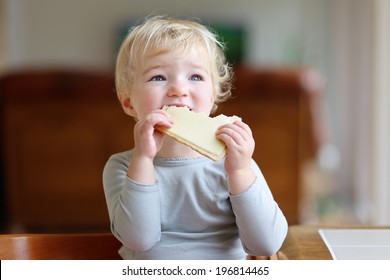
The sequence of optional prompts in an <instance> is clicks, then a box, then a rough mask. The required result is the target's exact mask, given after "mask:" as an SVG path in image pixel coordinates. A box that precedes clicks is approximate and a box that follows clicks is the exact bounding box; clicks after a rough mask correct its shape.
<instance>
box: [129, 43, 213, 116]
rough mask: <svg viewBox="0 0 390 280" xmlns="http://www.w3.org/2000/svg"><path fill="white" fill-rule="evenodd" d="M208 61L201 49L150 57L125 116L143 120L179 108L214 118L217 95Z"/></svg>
mask: <svg viewBox="0 0 390 280" xmlns="http://www.w3.org/2000/svg"><path fill="white" fill-rule="evenodd" d="M208 57H209V56H208V55H207V53H206V51H205V50H204V48H199V47H193V48H192V49H190V50H189V51H186V52H178V51H174V50H173V51H169V52H158V53H154V54H152V55H148V56H146V57H145V59H144V60H143V66H142V67H141V69H137V75H136V79H135V82H134V85H133V87H132V90H131V94H130V99H129V100H128V101H129V102H128V107H127V108H126V106H125V105H124V109H125V112H126V113H127V114H129V115H130V116H133V117H135V118H136V119H137V120H140V119H143V118H145V116H146V115H147V114H149V113H150V112H151V111H152V110H155V109H161V108H162V107H163V106H165V105H176V106H187V107H189V109H190V110H192V111H195V112H204V113H206V114H207V115H208V114H210V112H211V109H212V106H213V103H214V96H215V93H214V88H213V83H212V79H211V66H210V65H211V64H210V61H209V58H208ZM122 104H124V103H123V102H122Z"/></svg>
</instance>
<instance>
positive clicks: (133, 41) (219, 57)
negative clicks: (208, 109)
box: [115, 16, 233, 112]
mask: <svg viewBox="0 0 390 280" xmlns="http://www.w3.org/2000/svg"><path fill="white" fill-rule="evenodd" d="M194 44H200V45H201V46H203V47H204V48H205V50H206V52H207V54H208V55H209V60H210V62H211V78H212V81H213V87H214V92H215V102H214V105H213V109H212V112H214V111H215V110H216V109H217V107H218V104H220V103H221V102H223V101H225V100H227V99H228V98H230V96H231V82H232V75H233V72H232V69H231V67H230V66H229V64H228V63H227V62H226V58H225V53H224V50H225V47H224V45H223V43H222V42H220V41H219V39H218V37H217V35H216V34H215V33H213V32H212V31H211V30H210V29H208V28H207V27H205V26H204V25H202V24H200V23H198V22H195V21H191V20H182V19H172V18H168V17H161V16H157V17H152V18H146V20H145V21H144V22H143V23H142V24H140V25H137V26H135V27H133V28H132V29H131V32H130V33H129V34H128V35H127V37H126V38H125V40H124V41H123V43H122V45H121V47H120V50H119V54H118V57H117V61H116V70H115V84H116V91H117V94H118V98H119V99H121V98H123V97H126V96H130V93H131V90H132V84H133V81H134V79H135V75H136V69H137V68H138V67H139V66H140V65H141V63H142V58H143V57H144V55H145V54H147V53H148V52H149V51H151V50H153V51H156V50H178V51H186V50H188V49H190V48H191V47H192V46H193V45H194Z"/></svg>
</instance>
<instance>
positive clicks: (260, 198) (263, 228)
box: [230, 161, 288, 256]
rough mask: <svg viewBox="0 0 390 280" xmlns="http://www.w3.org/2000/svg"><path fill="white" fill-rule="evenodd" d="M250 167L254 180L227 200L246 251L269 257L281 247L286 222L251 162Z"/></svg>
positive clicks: (262, 178) (259, 173)
mask: <svg viewBox="0 0 390 280" xmlns="http://www.w3.org/2000/svg"><path fill="white" fill-rule="evenodd" d="M252 167H253V169H254V171H255V173H256V179H255V181H254V182H253V184H252V185H251V186H250V187H249V188H248V189H247V190H246V191H244V192H243V193H240V194H237V195H231V196H230V200H231V203H232V208H233V212H234V214H235V216H236V224H237V227H238V229H239V234H240V238H241V241H242V243H243V246H244V249H245V251H246V252H247V253H248V254H250V255H254V256H271V255H273V254H275V253H276V252H277V251H278V250H279V249H280V247H281V246H282V244H283V241H284V239H285V238H286V235H287V229H288V225H287V221H286V218H285V217H284V215H283V213H282V211H281V210H280V208H279V206H278V204H277V203H276V202H275V200H274V198H273V196H272V193H271V191H270V189H269V187H268V184H267V182H266V181H265V179H264V176H263V174H262V173H261V171H260V169H259V167H258V166H257V164H256V163H255V162H254V161H252Z"/></svg>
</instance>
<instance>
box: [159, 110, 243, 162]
mask: <svg viewBox="0 0 390 280" xmlns="http://www.w3.org/2000/svg"><path fill="white" fill-rule="evenodd" d="M163 110H165V111H167V112H168V113H169V115H170V116H171V117H172V119H173V121H174V125H173V127H171V128H169V129H165V128H162V127H160V128H159V130H160V131H161V132H163V133H165V134H166V135H168V136H170V137H172V138H174V139H176V140H177V141H179V142H180V143H183V144H185V145H187V146H189V147H191V148H192V149H194V150H195V151H197V152H199V153H200V154H202V155H204V156H206V157H208V158H210V159H212V160H214V161H219V160H221V159H223V158H224V157H225V155H226V145H225V143H223V142H222V141H220V140H218V139H217V137H216V132H217V130H218V128H219V127H220V126H222V125H224V124H230V123H234V122H235V121H237V120H241V118H240V117H237V116H232V117H227V116H225V115H219V116H216V117H213V118H211V117H208V116H207V115H206V114H204V113H195V112H192V111H190V110H189V109H188V108H187V107H175V106H164V108H163Z"/></svg>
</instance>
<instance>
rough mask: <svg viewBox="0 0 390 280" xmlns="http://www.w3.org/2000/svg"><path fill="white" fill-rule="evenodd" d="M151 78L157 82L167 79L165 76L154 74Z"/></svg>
mask: <svg viewBox="0 0 390 280" xmlns="http://www.w3.org/2000/svg"><path fill="white" fill-rule="evenodd" d="M150 80H151V81H155V82H162V81H165V78H164V77H163V76H154V77H153V78H151V79H150Z"/></svg>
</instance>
